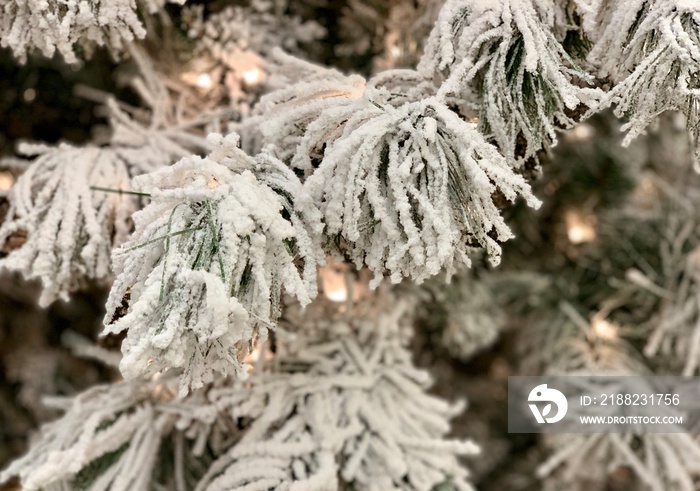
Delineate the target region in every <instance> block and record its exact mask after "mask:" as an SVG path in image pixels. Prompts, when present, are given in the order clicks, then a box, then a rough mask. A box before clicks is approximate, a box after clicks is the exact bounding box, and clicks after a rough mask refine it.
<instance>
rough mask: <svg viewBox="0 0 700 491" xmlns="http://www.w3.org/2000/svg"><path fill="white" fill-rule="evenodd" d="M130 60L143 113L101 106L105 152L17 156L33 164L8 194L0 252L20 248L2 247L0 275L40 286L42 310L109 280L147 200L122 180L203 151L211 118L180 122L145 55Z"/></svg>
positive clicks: (93, 148) (46, 150) (44, 149)
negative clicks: (116, 254)
mask: <svg viewBox="0 0 700 491" xmlns="http://www.w3.org/2000/svg"><path fill="white" fill-rule="evenodd" d="M131 53H132V56H133V57H134V59H135V60H136V62H137V63H138V67H139V69H140V77H136V78H134V79H133V80H132V83H133V85H134V88H135V89H136V90H137V92H138V93H139V95H141V97H142V99H143V101H144V103H145V104H146V106H147V107H149V108H151V111H146V110H142V111H140V112H139V111H135V110H133V109H132V112H135V113H136V114H130V113H129V112H127V110H126V109H124V108H123V107H122V106H121V105H120V104H119V103H118V102H117V101H115V100H114V99H112V98H107V99H104V100H102V102H103V103H104V104H105V106H106V108H107V110H108V114H109V122H110V126H111V129H112V133H111V135H110V136H109V138H108V140H107V142H106V144H103V145H97V144H88V145H86V146H82V147H76V146H72V145H69V144H61V145H58V146H55V147H50V146H45V145H38V146H37V145H23V146H21V147H20V148H19V150H20V152H21V153H23V154H25V156H27V157H35V159H34V160H33V161H31V162H29V163H28V166H27V170H26V171H25V172H24V173H23V174H22V175H21V176H20V177H19V179H18V181H17V183H16V184H15V186H14V187H13V188H12V189H11V190H10V193H9V195H8V200H9V202H10V205H11V206H10V209H9V211H8V213H7V218H6V219H5V221H4V222H3V223H2V224H1V225H0V245H5V244H9V243H10V242H12V241H13V239H15V238H17V237H21V238H24V237H26V241H23V242H22V241H17V240H15V241H14V242H15V243H16V242H22V244H21V246H20V247H19V248H18V249H15V248H14V247H8V248H9V249H10V254H9V256H8V257H7V258H4V259H2V260H0V268H5V269H8V270H12V271H18V272H20V273H22V275H23V276H24V277H25V278H27V279H40V280H41V282H42V285H43V291H42V296H41V298H40V301H39V303H40V304H41V305H42V306H46V305H48V304H50V303H51V302H53V301H54V300H56V299H57V298H62V299H64V300H66V299H67V298H68V294H69V293H70V292H72V291H73V290H75V289H77V288H78V287H79V286H80V285H81V283H82V282H83V280H84V279H85V278H90V279H97V280H104V279H106V278H108V277H109V276H110V273H111V268H110V254H111V250H112V248H113V247H115V246H118V245H120V244H121V243H122V242H123V241H124V240H126V237H127V236H128V234H129V232H130V230H131V222H130V217H131V214H132V213H133V212H134V211H136V210H137V209H138V208H139V206H140V203H139V201H140V198H143V197H146V196H147V194H143V193H141V194H139V193H134V192H133V191H132V190H130V189H129V181H130V179H131V178H132V177H133V176H135V175H139V174H142V173H144V172H149V171H153V170H156V169H159V168H161V167H165V166H167V165H169V164H171V163H173V162H174V161H176V160H178V159H180V158H182V157H185V156H188V155H191V153H192V152H193V151H202V150H203V149H206V148H208V147H209V143H207V141H206V139H205V138H204V137H203V136H201V132H202V127H205V126H206V125H208V124H212V123H216V122H218V121H219V120H220V119H221V115H220V114H216V113H205V114H201V115H199V116H198V117H197V118H196V119H186V118H184V117H181V116H180V114H179V112H178V111H177V110H176V106H177V104H176V103H174V102H173V100H172V99H171V95H170V94H169V93H168V91H167V89H166V87H165V86H164V84H163V83H162V81H161V80H160V79H159V76H158V74H157V73H156V72H155V71H154V69H153V67H152V65H151V62H150V60H149V59H148V58H147V56H146V55H145V53H143V52H141V51H140V50H139V49H137V48H136V47H132V48H131Z"/></svg>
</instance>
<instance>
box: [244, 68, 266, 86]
mask: <svg viewBox="0 0 700 491" xmlns="http://www.w3.org/2000/svg"><path fill="white" fill-rule="evenodd" d="M242 76H243V80H244V81H245V83H246V84H247V85H256V84H257V83H259V82H260V81H261V80H262V77H263V73H262V71H261V70H260V69H259V68H251V69H249V70H245V71H244V72H243V73H242Z"/></svg>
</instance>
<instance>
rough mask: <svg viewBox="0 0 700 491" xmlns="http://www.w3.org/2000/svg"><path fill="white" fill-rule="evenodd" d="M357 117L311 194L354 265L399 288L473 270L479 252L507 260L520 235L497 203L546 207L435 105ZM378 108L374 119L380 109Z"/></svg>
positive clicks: (494, 153)
mask: <svg viewBox="0 0 700 491" xmlns="http://www.w3.org/2000/svg"><path fill="white" fill-rule="evenodd" d="M367 105H368V106H369V107H370V108H371V109H367V110H365V111H358V112H357V113H356V114H354V115H351V116H350V118H349V119H348V120H347V122H346V123H345V125H344V129H343V134H342V136H341V137H339V138H338V139H337V140H336V141H335V142H333V143H332V144H331V145H329V147H328V148H327V149H326V151H325V153H324V156H323V161H322V163H321V165H320V167H319V168H318V169H317V170H316V171H315V172H314V174H313V175H312V176H311V177H309V178H308V179H307V181H306V182H305V187H306V188H307V189H308V190H309V191H310V193H311V195H312V196H313V197H314V199H315V201H316V202H317V203H319V205H320V207H321V210H322V212H323V213H324V217H325V222H326V233H327V234H331V235H332V234H339V235H340V236H341V237H342V239H344V240H345V242H346V247H347V252H348V254H349V256H350V258H351V259H352V260H353V261H354V262H355V263H356V264H358V265H360V264H363V263H364V264H365V265H366V266H367V267H369V269H370V270H372V271H373V272H374V273H375V281H374V284H376V283H377V282H378V281H379V279H381V277H383V276H384V274H389V275H390V276H391V278H392V281H394V282H398V281H399V280H400V279H401V278H402V277H410V278H413V279H415V280H417V281H419V282H420V281H422V280H424V279H426V278H428V277H430V276H433V275H435V274H437V273H438V272H439V271H440V270H441V269H443V268H447V270H448V271H450V270H452V268H454V267H455V266H456V265H457V264H459V263H463V264H470V259H469V248H470V246H479V247H483V248H485V249H486V250H487V252H488V255H489V257H490V259H491V260H492V262H494V263H497V262H498V261H499V257H500V246H499V245H498V242H497V241H503V240H507V239H508V238H510V237H511V232H510V229H509V228H508V227H507V225H506V224H505V221H504V220H503V218H502V217H501V215H500V212H499V210H498V208H497V207H496V205H495V204H494V202H493V197H492V195H493V194H494V193H496V192H501V193H503V195H504V196H505V197H506V198H507V199H508V200H510V201H513V200H515V199H516V198H517V197H518V196H522V197H524V198H525V200H526V201H527V203H528V204H529V205H530V206H534V207H537V206H538V205H539V201H538V200H537V199H536V198H535V197H534V196H533V195H532V194H531V193H530V189H529V186H528V184H527V183H526V181H525V180H524V179H523V178H522V177H521V176H519V175H517V174H515V173H514V172H513V171H512V170H511V168H510V166H509V165H508V163H507V162H506V160H505V159H504V158H503V156H502V155H501V154H500V153H499V152H498V150H496V148H495V147H493V146H492V145H490V144H489V143H487V142H486V141H485V140H484V139H483V137H482V136H481V135H480V134H479V133H478V132H477V131H476V130H475V129H474V128H473V127H472V126H471V125H470V124H469V123H466V122H465V121H463V120H462V119H460V118H459V116H457V115H456V114H455V113H454V112H452V111H451V110H450V109H449V108H448V107H447V106H445V105H443V104H442V103H441V102H439V101H438V100H437V99H435V98H429V99H425V100H423V101H421V102H415V103H407V104H404V105H402V106H400V107H398V108H394V107H392V106H389V105H384V106H382V105H379V104H376V103H371V102H370V103H368V104H367ZM370 111H371V112H370Z"/></svg>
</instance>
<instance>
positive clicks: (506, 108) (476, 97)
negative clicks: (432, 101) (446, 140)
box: [419, 0, 601, 165]
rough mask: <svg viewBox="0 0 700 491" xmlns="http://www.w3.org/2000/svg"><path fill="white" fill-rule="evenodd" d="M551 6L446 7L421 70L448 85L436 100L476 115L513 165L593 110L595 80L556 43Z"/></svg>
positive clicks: (467, 2)
mask: <svg viewBox="0 0 700 491" xmlns="http://www.w3.org/2000/svg"><path fill="white" fill-rule="evenodd" d="M554 13H555V8H554V5H553V3H552V1H551V0H496V1H490V2H487V1H483V0H448V2H447V3H446V4H445V6H444V7H443V9H442V10H441V12H440V17H439V19H438V22H437V24H436V26H435V28H434V29H433V32H432V33H431V36H430V39H429V41H428V44H427V46H426V51H425V54H424V56H423V58H422V59H421V62H420V64H419V70H421V71H424V72H426V73H427V74H433V73H435V74H438V75H439V76H441V77H442V78H443V79H444V82H443V85H442V86H441V88H440V92H439V94H440V95H441V96H443V97H447V96H454V97H456V98H457V101H458V102H459V101H461V102H462V103H466V104H468V105H471V106H472V107H473V108H475V109H477V110H478V111H479V118H480V120H479V125H480V129H481V131H482V132H483V133H484V134H486V135H488V136H489V137H490V138H493V140H494V141H495V143H496V144H497V145H498V147H499V148H500V149H501V151H502V152H503V154H504V155H505V156H506V158H507V159H508V161H509V162H511V164H512V165H519V164H520V163H521V162H522V160H524V159H528V158H530V157H534V156H535V154H536V153H537V151H539V150H540V149H542V148H543V147H544V148H547V147H550V146H551V145H552V144H554V143H555V142H556V130H557V129H561V128H569V127H571V126H573V125H574V124H575V123H576V118H575V117H574V116H573V114H574V112H575V110H577V109H579V107H584V108H585V107H591V106H594V105H595V104H596V103H597V101H598V99H599V96H600V94H601V92H600V91H599V90H598V89H594V88H582V87H579V85H578V84H579V83H581V84H586V83H591V82H592V77H591V75H589V74H587V73H586V72H584V71H583V70H582V69H581V68H579V67H578V66H577V65H576V63H575V62H574V60H572V59H571V57H570V56H569V55H568V54H567V53H566V51H565V50H564V48H563V47H562V45H561V44H560V43H559V42H558V41H557V39H556V37H555V35H554V33H553V32H552V26H553V23H554Z"/></svg>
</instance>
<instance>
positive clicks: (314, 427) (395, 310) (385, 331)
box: [197, 292, 477, 491]
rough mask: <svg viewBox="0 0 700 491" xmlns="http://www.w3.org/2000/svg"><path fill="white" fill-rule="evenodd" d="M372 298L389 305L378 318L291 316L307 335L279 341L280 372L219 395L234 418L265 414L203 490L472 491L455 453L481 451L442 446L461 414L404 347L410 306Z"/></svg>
mask: <svg viewBox="0 0 700 491" xmlns="http://www.w3.org/2000/svg"><path fill="white" fill-rule="evenodd" d="M375 295H377V296H380V297H382V298H383V300H381V301H377V302H376V303H374V307H372V308H370V309H369V313H371V312H372V311H373V310H374V309H376V308H377V307H379V312H375V313H373V314H368V312H366V311H365V312H357V311H352V310H351V311H349V312H348V313H346V314H345V315H340V316H338V314H337V313H336V314H335V315H334V314H333V313H332V312H333V309H336V308H337V307H333V308H332V309H328V310H326V309H323V308H322V307H319V306H318V305H315V306H312V307H309V309H312V308H313V309H314V310H313V313H312V314H311V317H310V316H309V310H308V309H307V311H305V312H304V315H303V316H302V315H299V313H298V312H297V313H295V312H294V311H292V312H289V310H288V309H286V310H285V312H286V317H287V319H286V321H287V322H289V323H290V324H291V325H293V326H302V325H303V328H301V329H298V330H297V331H296V332H294V333H293V336H281V337H280V341H279V349H278V351H277V353H276V354H275V362H274V363H272V364H271V365H277V366H278V367H280V368H279V369H276V370H275V369H273V371H272V372H267V371H265V370H263V371H262V372H261V373H258V371H257V368H256V371H255V372H253V374H252V375H251V378H250V379H249V382H250V384H251V385H252V387H251V393H252V394H253V395H252V396H250V397H249V398H248V399H243V398H242V397H237V398H234V397H230V396H229V395H228V394H227V392H226V391H221V392H219V393H218V396H215V399H214V401H215V404H216V406H217V408H219V410H221V411H224V412H227V413H229V414H231V416H233V417H237V416H239V415H241V414H245V412H246V411H249V408H250V407H258V408H259V409H258V411H259V412H260V415H259V417H258V418H257V419H256V421H255V422H253V424H252V425H251V427H250V429H249V430H248V432H247V433H246V434H245V435H244V436H243V438H242V439H241V441H240V443H238V444H236V445H235V446H233V447H232V448H231V449H230V450H229V451H228V452H226V453H225V454H224V455H222V457H220V458H219V460H217V461H216V462H215V463H214V464H213V465H212V466H211V467H210V469H209V471H208V473H207V475H206V476H205V477H204V479H203V480H202V482H201V483H200V484H199V486H198V488H197V490H198V491H204V490H205V489H206V490H224V489H226V490H237V491H243V490H244V489H245V490H247V489H258V488H259V489H289V490H299V491H301V490H312V489H314V490H326V489H338V487H339V486H342V485H345V486H348V487H351V488H352V489H366V490H370V491H380V490H381V491H388V490H396V491H398V490H404V491H418V490H421V491H429V490H432V489H435V487H436V486H438V485H440V484H444V485H446V486H448V489H455V490H463V491H466V490H471V489H472V488H471V486H470V485H469V484H468V482H467V480H466V479H467V477H468V474H467V471H466V470H465V469H464V468H463V467H461V466H460V465H459V464H458V461H457V459H456V457H457V456H458V455H473V454H474V453H476V452H477V448H476V446H475V445H474V444H472V443H471V442H465V441H453V440H445V439H443V438H444V435H445V433H446V432H447V431H448V429H449V424H448V419H449V418H451V417H452V416H453V415H454V414H456V412H459V411H460V410H461V408H460V406H459V405H457V406H453V405H450V404H447V403H445V402H444V401H441V400H439V399H437V398H435V397H433V396H430V395H428V394H426V393H425V392H424V390H425V388H426V387H427V386H428V385H429V383H430V378H429V376H428V375H427V373H426V372H424V371H421V370H418V369H416V368H414V367H413V366H412V363H411V356H410V353H409V352H408V351H407V350H406V348H405V343H406V341H407V337H406V333H404V329H405V325H404V322H405V318H404V317H403V316H404V314H405V312H406V303H404V302H395V301H392V300H391V299H390V298H391V297H387V296H386V295H387V294H386V293H381V292H379V293H376V294H375ZM326 302H327V301H326ZM389 306H390V307H389ZM261 395H262V396H263V397H260V396H261ZM341 483H344V484H341Z"/></svg>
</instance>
